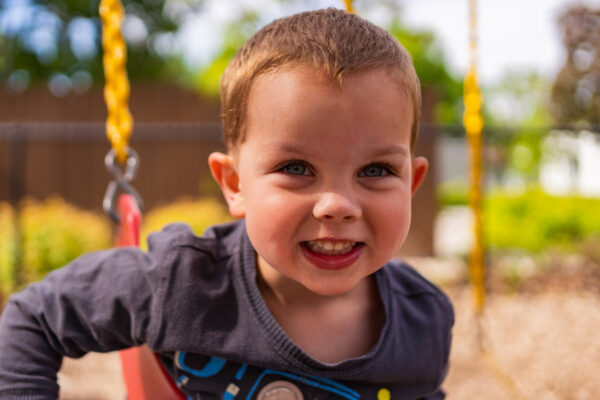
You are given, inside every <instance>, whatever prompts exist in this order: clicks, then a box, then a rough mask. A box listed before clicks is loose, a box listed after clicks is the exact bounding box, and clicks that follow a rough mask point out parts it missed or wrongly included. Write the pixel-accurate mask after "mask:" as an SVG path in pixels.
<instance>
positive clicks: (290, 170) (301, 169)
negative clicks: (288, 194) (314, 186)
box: [281, 162, 310, 175]
mask: <svg viewBox="0 0 600 400" xmlns="http://www.w3.org/2000/svg"><path fill="white" fill-rule="evenodd" d="M281 170H282V171H283V172H285V173H286V174H289V175H309V174H310V171H309V170H308V168H307V167H306V165H304V164H302V163H298V162H293V163H289V164H287V165H285V166H283V168H281Z"/></svg>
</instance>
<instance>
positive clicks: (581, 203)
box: [484, 188, 600, 252]
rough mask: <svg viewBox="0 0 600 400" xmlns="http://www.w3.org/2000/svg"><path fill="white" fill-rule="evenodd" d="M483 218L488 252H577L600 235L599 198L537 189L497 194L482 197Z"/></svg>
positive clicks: (499, 192)
mask: <svg viewBox="0 0 600 400" xmlns="http://www.w3.org/2000/svg"><path fill="white" fill-rule="evenodd" d="M484 218H485V219H484V231H485V237H486V242H487V244H488V246H489V247H491V248H492V249H494V248H495V249H524V250H527V251H532V252H539V251H542V250H550V249H551V250H557V251H577V250H578V247H579V246H580V245H582V244H583V243H584V242H587V241H589V240H592V239H594V238H598V237H599V236H600V199H596V198H584V197H580V196H574V195H573V196H564V197H557V196H552V195H549V194H547V193H545V192H543V191H542V190H541V189H538V188H531V189H528V190H526V191H525V192H523V193H519V194H510V193H507V192H501V191H498V192H494V193H491V194H490V195H488V196H486V199H485V201H484Z"/></svg>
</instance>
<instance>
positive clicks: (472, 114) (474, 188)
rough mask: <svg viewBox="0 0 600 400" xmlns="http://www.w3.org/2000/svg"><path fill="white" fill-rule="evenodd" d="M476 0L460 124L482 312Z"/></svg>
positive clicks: (473, 0) (478, 308)
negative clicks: (467, 156)
mask: <svg viewBox="0 0 600 400" xmlns="http://www.w3.org/2000/svg"><path fill="white" fill-rule="evenodd" d="M476 7H477V1H476V0H469V10H470V18H469V20H470V48H471V65H470V67H469V73H468V74H467V77H466V78H465V83H464V102H465V113H464V116H463V123H464V126H465V131H466V133H467V139H468V141H469V150H470V151H469V154H470V165H469V170H470V179H469V181H470V183H469V205H470V207H471V211H472V214H473V236H474V243H473V248H472V249H471V260H470V265H469V267H470V268H469V270H470V275H471V284H472V285H473V290H474V303H475V310H476V312H477V313H478V314H480V313H482V312H483V307H484V303H485V284H484V281H485V255H484V244H483V221H482V215H481V214H482V213H481V205H482V201H481V200H482V174H483V171H482V170H483V166H482V164H483V163H482V156H481V153H482V152H481V149H482V147H483V144H482V130H483V117H482V116H481V104H482V101H481V94H480V91H479V85H478V82H477V64H476V54H477V53H476V52H477V39H476V32H477V31H476V29H477V14H476Z"/></svg>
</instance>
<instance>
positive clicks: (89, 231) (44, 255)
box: [20, 197, 112, 282]
mask: <svg viewBox="0 0 600 400" xmlns="http://www.w3.org/2000/svg"><path fill="white" fill-rule="evenodd" d="M20 226H21V234H22V235H23V267H24V270H23V274H24V277H25V280H26V281H27V282H31V281H36V280H39V279H42V278H43V277H44V276H45V275H46V274H47V273H48V272H50V271H52V270H54V269H56V268H59V267H61V266H63V265H65V264H67V263H68V262H70V261H72V260H73V259H75V258H77V257H78V256H79V255H81V254H83V253H87V252H90V251H94V250H100V249H104V248H108V247H110V246H111V243H112V228H111V225H110V222H109V221H108V219H107V218H105V217H104V216H101V215H99V214H96V213H93V212H90V211H84V210H81V209H79V208H76V207H74V206H72V205H69V204H67V203H66V202H64V201H63V200H61V199H59V198H56V197H53V198H49V199H47V200H46V201H44V202H39V201H35V200H31V199H28V200H25V201H24V202H23V203H22V205H21V221H20Z"/></svg>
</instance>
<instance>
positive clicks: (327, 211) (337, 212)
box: [313, 192, 362, 222]
mask: <svg viewBox="0 0 600 400" xmlns="http://www.w3.org/2000/svg"><path fill="white" fill-rule="evenodd" d="M313 215H314V216H315V218H317V219H320V220H323V221H328V222H350V221H354V220H356V219H357V218H360V217H361V216H362V208H361V207H360V204H358V202H357V201H356V200H355V199H353V198H352V197H351V196H347V195H344V194H341V193H335V192H329V193H323V194H322V195H321V196H320V197H319V200H318V201H317V202H316V203H315V205H314V208H313Z"/></svg>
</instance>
